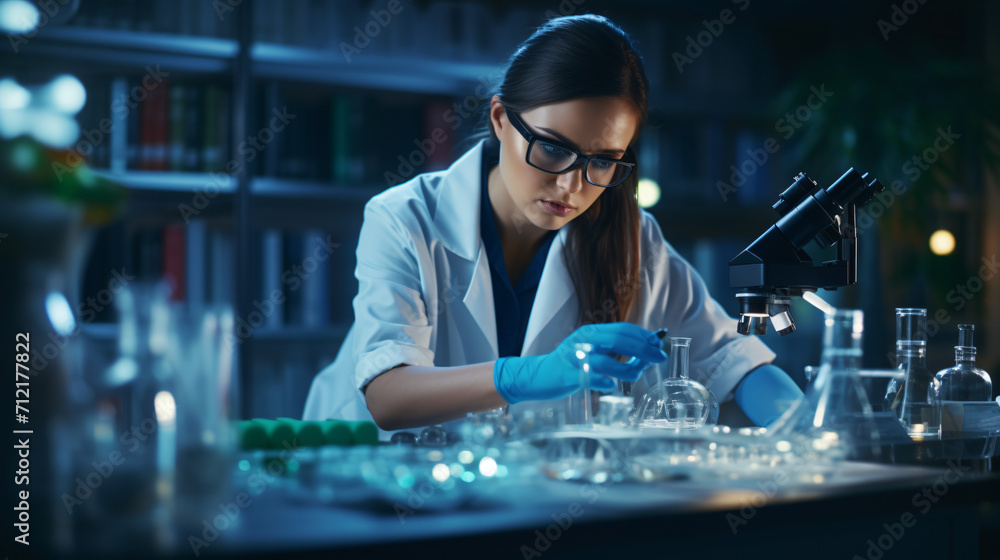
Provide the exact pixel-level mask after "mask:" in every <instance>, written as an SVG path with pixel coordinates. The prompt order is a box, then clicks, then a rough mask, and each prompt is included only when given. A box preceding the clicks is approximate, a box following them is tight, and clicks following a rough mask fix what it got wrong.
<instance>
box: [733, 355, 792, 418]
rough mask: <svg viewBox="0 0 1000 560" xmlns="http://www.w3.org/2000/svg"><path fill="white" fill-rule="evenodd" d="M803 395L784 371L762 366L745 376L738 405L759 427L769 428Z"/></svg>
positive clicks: (738, 386)
mask: <svg viewBox="0 0 1000 560" xmlns="http://www.w3.org/2000/svg"><path fill="white" fill-rule="evenodd" d="M801 396H802V390H801V389H799V386H798V385H796V384H795V381H793V380H792V378H791V376H789V375H788V374H787V373H785V370H783V369H781V368H779V367H778V366H773V365H770V364H768V365H763V366H760V367H759V368H757V369H755V370H753V371H751V372H750V373H748V374H746V376H745V377H744V378H743V380H742V381H740V384H739V385H737V387H736V394H735V398H736V404H738V405H740V409H742V410H743V413H744V414H746V415H747V417H749V418H750V419H751V420H753V421H754V423H755V424H757V425H758V426H768V425H770V424H771V423H772V422H774V421H775V420H777V419H778V418H779V417H781V415H782V414H784V413H785V411H786V410H788V409H789V408H791V406H792V404H793V403H794V402H795V401H797V400H798V399H799V397H801Z"/></svg>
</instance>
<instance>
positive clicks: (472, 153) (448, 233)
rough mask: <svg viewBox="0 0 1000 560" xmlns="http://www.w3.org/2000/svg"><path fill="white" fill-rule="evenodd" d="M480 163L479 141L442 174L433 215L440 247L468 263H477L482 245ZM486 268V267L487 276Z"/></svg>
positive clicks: (480, 148) (480, 147) (481, 152)
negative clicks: (468, 261)
mask: <svg viewBox="0 0 1000 560" xmlns="http://www.w3.org/2000/svg"><path fill="white" fill-rule="evenodd" d="M482 159H483V141H480V142H479V143H478V144H476V145H475V146H474V147H473V148H472V149H470V150H469V151H467V152H465V155H463V156H462V157H461V158H459V159H458V161H456V162H455V163H454V164H452V166H451V167H449V168H448V169H447V170H446V171H445V172H444V174H443V176H442V178H441V196H440V197H438V203H437V209H436V210H435V212H434V225H435V226H436V227H437V229H438V231H439V232H441V237H440V241H441V243H442V244H443V245H444V246H445V247H447V248H448V250H450V251H451V252H453V253H455V254H456V255H458V256H460V257H462V258H463V259H466V260H470V261H476V260H478V257H479V252H480V249H481V246H482V244H483V242H482V238H481V237H480V235H479V205H480V202H481V200H480V199H481V198H482V195H481V194H480V192H481V190H482V189H481V188H480V184H479V182H480V176H481V175H482ZM488 267H489V263H487V273H488V272H489V268H488ZM477 269H478V267H477ZM490 296H491V297H492V293H491V294H490Z"/></svg>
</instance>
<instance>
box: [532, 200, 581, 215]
mask: <svg viewBox="0 0 1000 560" xmlns="http://www.w3.org/2000/svg"><path fill="white" fill-rule="evenodd" d="M539 204H541V206H542V208H544V209H545V211H546V212H548V213H549V214H552V215H554V216H559V217H566V216H568V215H569V214H570V213H571V212H573V210H576V207H575V206H570V205H568V204H565V203H562V202H554V201H551V200H542V201H540V202H539Z"/></svg>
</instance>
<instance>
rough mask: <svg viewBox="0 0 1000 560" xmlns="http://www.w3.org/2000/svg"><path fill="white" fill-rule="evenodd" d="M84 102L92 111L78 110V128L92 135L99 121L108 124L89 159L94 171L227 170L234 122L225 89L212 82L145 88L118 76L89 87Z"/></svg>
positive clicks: (137, 81) (160, 84) (166, 82)
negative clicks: (87, 100) (79, 112)
mask: <svg viewBox="0 0 1000 560" xmlns="http://www.w3.org/2000/svg"><path fill="white" fill-rule="evenodd" d="M137 91H142V92H143V93H142V94H137V93H135V92H137ZM89 92H93V94H92V95H91V94H90V93H89ZM88 98H91V99H93V100H94V101H95V103H94V107H93V108H91V107H90V106H89V103H88V106H87V107H85V110H84V111H82V112H81V114H80V117H79V120H80V126H81V128H82V129H83V130H84V131H87V132H88V133H90V134H92V135H93V134H96V133H93V130H96V129H97V128H98V127H99V126H101V122H102V120H103V119H109V120H110V122H111V125H112V132H111V134H106V135H104V139H103V141H102V142H100V143H98V144H97V145H95V149H94V150H93V154H92V155H90V156H89V157H88V160H89V161H90V162H91V164H92V165H94V166H95V167H98V168H109V169H111V170H113V171H124V170H126V169H129V170H136V169H138V170H143V171H167V170H169V171H181V172H212V171H215V172H224V171H225V164H226V154H227V145H228V142H229V137H230V131H229V128H230V126H231V124H230V123H231V121H232V119H231V116H230V114H229V108H230V94H229V91H228V89H227V88H225V87H223V86H221V85H219V84H216V83H183V82H168V81H164V82H162V83H159V84H157V86H156V87H153V88H150V89H144V88H143V87H142V84H141V80H136V79H128V78H124V77H120V78H114V79H112V80H110V81H107V80H105V81H96V82H95V83H94V84H92V85H89V86H88ZM129 100H130V101H131V102H132V103H133V104H134V107H130V106H129ZM82 155H85V156H86V155H87V154H82Z"/></svg>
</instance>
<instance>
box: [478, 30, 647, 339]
mask: <svg viewBox="0 0 1000 560" xmlns="http://www.w3.org/2000/svg"><path fill="white" fill-rule="evenodd" d="M496 94H497V95H498V96H499V97H500V102H501V103H503V104H504V106H506V107H509V108H510V109H512V110H514V111H516V112H524V111H527V110H529V109H532V108H534V107H538V106H541V105H547V104H549V103H558V102H561V101H568V100H571V99H579V98H584V97H620V98H625V99H628V100H629V101H630V102H631V103H632V104H633V105H634V106H635V109H636V112H637V113H638V117H639V119H638V127H637V130H636V135H635V136H636V138H637V137H638V135H639V130H640V129H641V128H642V125H643V123H645V122H646V115H647V113H648V100H647V99H648V94H649V80H648V79H647V78H646V71H645V68H644V67H643V63H642V57H641V56H640V55H639V53H638V51H637V50H636V49H635V46H634V44H633V42H632V39H631V38H630V37H629V36H628V34H627V33H625V32H624V31H623V30H622V29H621V28H620V27H618V26H617V25H615V24H614V23H612V22H611V21H610V20H608V19H607V18H604V17H601V16H596V15H589V14H588V15H579V16H567V17H560V18H554V19H551V20H549V21H548V22H547V23H545V25H542V26H541V27H539V28H538V30H537V31H535V33H534V34H532V35H531V37H529V38H528V39H527V40H525V41H524V42H523V43H521V44H520V45H519V46H518V48H517V50H516V51H515V52H514V54H513V55H511V58H510V61H509V65H508V67H507V71H506V72H505V74H504V77H503V80H502V81H501V82H500V84H499V85H498V86H497V88H496ZM490 128H491V131H492V123H490ZM625 159H626V161H632V162H636V159H635V152H634V150H633V149H632V147H631V146H629V148H628V150H627V151H626V153H625ZM636 163H637V162H636ZM638 171H639V169H638V166H637V167H636V169H635V170H633V172H632V174H631V175H629V177H628V178H627V179H626V180H625V182H623V183H621V184H620V185H617V186H615V187H611V188H608V189H605V191H604V192H603V193H601V196H600V197H599V198H598V199H597V201H595V202H594V204H593V205H592V206H591V207H590V208H589V209H588V210H587V211H586V212H585V213H584V214H583V215H582V216H580V217H579V218H577V219H576V220H575V222H576V223H575V226H574V227H572V228H571V232H570V235H569V239H568V247H567V249H568V250H567V251H566V253H565V254H566V259H567V266H568V267H569V270H570V271H571V274H572V277H573V284H574V286H575V288H576V291H577V295H578V297H579V303H580V313H581V318H580V321H581V322H598V323H600V322H613V321H623V320H625V318H626V317H627V316H628V313H629V310H630V309H631V307H632V304H633V300H634V298H635V294H636V288H637V284H638V281H639V274H638V272H639V227H640V223H639V221H640V214H639V206H638V203H637V202H636V189H637V186H638V180H639V179H638V177H639V173H638Z"/></svg>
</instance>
